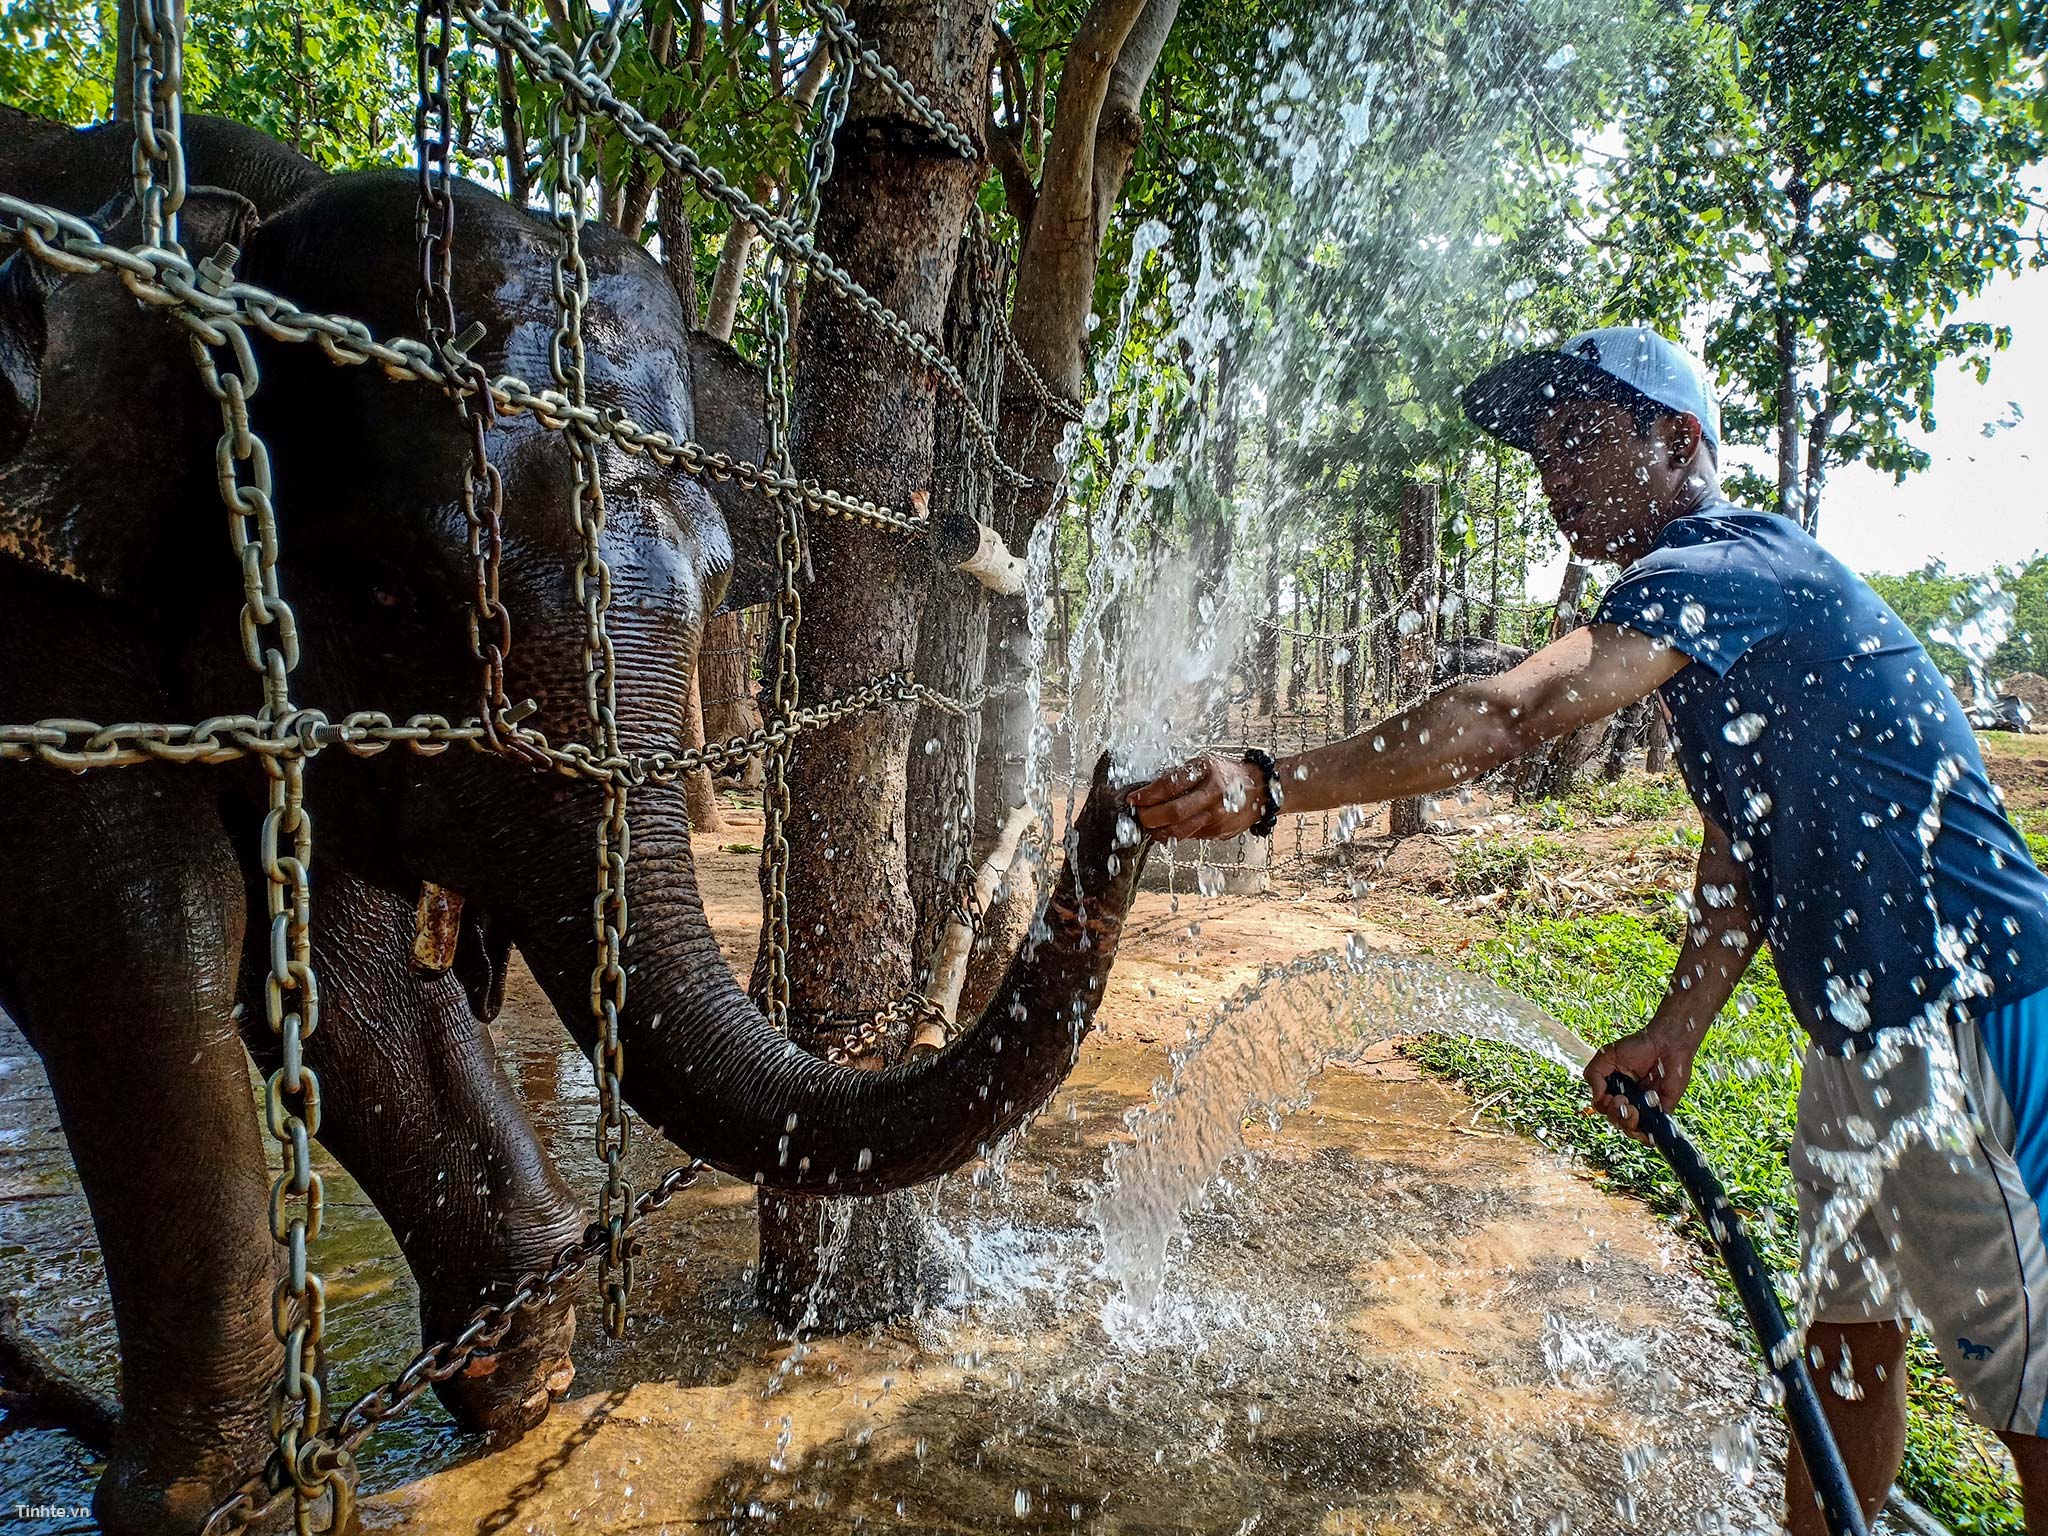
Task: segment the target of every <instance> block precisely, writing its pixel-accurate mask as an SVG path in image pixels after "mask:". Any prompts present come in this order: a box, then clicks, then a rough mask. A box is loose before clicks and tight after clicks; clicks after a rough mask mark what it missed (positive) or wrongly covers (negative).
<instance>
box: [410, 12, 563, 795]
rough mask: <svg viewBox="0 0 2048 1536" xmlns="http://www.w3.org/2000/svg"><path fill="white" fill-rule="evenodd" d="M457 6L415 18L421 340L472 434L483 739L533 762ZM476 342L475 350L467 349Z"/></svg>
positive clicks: (467, 483)
mask: <svg viewBox="0 0 2048 1536" xmlns="http://www.w3.org/2000/svg"><path fill="white" fill-rule="evenodd" d="M454 26H455V18H454V7H453V5H452V4H451V3H450V0H420V4H419V5H418V6H417V7H416V8H415V9H414V11H413V64H414V75H415V81H416V84H417V87H418V94H417V105H416V106H415V108H414V110H413V144H414V150H415V154H416V157H417V166H418V176H419V212H418V230H419V243H420V285H419V320H420V334H421V336H423V337H424V338H425V340H426V345H427V347H428V349H429V350H430V351H431V352H432V354H433V355H434V356H435V357H436V358H438V359H439V360H440V363H441V366H442V368H443V370H444V371H445V373H446V375H447V377H448V379H449V381H450V383H449V386H448V392H449V393H450V394H452V395H453V396H454V397H455V402H456V408H457V409H458V410H459V411H460V412H461V413H462V421H463V425H464V426H465V427H466V428H467V429H468V433H469V458H468V459H467V461H466V462H465V463H464V464H463V468H462V481H461V504H462V520H463V526H464V528H465V530H466V532H467V537H468V545H469V564H470V571H471V587H472V591H471V598H470V607H469V653H470V655H471V656H472V657H473V658H474V659H475V661H476V665H477V718H478V720H479V721H480V722H481V724H482V727H483V733H484V742H485V744H486V745H487V746H489V747H490V748H491V749H492V750H493V751H502V752H507V753H509V754H511V755H514V756H518V757H521V758H524V759H526V760H527V761H529V762H532V761H537V760H540V754H539V753H538V752H537V751H536V749H535V747H534V744H533V741H532V739H531V736H530V735H529V733H527V732H525V731H524V730H522V729H521V727H520V726H519V724H518V723H517V722H516V721H515V720H513V719H512V718H511V712H512V701H511V700H510V699H509V698H507V697H506V695H505V662H506V660H507V658H508V657H510V656H511V654H512V615H511V612H510V610H508V609H507V608H506V606H505V604H504V602H503V600H502V598H501V597H500V594H499V581H498V572H499V567H500V565H501V563H502V560H503V556H504V550H505V533H504V513H505V482H504V478H503V477H502V476H501V475H500V474H499V473H498V468H497V466H496V465H495V464H493V463H492V462H491V456H490V448H489V439H490V431H491V426H492V423H493V420H494V418H495V417H496V415H497V408H496V405H495V403H494V402H493V399H492V395H491V389H490V376H489V375H488V374H487V373H485V371H484V368H483V365H482V364H481V363H478V362H477V361H475V360H474V359H473V358H471V357H470V356H469V354H468V347H469V346H474V345H475V343H476V341H477V340H478V339H480V338H479V337H476V336H471V335H467V334H465V335H462V336H458V335H457V333H456V329H455V323H456V322H455V290H454V282H455V189H454V185H453V177H454V167H453V165H452V164H451V161H452V160H453V158H454V154H455V142H454V124H453V117H454V114H453V109H452V108H451V107H450V105H449V101H448V63H449V58H450V55H451V53H452V50H453V44H454ZM465 343H467V346H466V345H465Z"/></svg>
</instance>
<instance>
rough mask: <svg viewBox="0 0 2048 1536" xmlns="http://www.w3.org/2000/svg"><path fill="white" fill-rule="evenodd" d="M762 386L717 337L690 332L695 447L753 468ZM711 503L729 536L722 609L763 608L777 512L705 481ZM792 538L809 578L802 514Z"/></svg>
mask: <svg viewBox="0 0 2048 1536" xmlns="http://www.w3.org/2000/svg"><path fill="white" fill-rule="evenodd" d="M767 397H768V388H767V381H766V378H765V377H764V375H763V374H762V372H761V370H760V369H759V368H757V367H755V366H754V365H753V364H752V363H750V362H748V361H747V360H746V359H745V358H744V357H741V356H740V354H739V353H738V352H736V351H734V350H733V348H732V347H730V346H729V345H727V344H726V343H725V342H722V341H720V340H719V339H718V338H717V337H715V336H711V335H708V334H706V333H705V332H703V331H692V332H690V403H691V406H692V408H693V410H694V411H695V413H696V420H697V441H698V442H700V443H702V444H703V445H704V446H705V447H706V448H709V449H711V450H713V451H714V452H717V453H729V454H731V455H732V456H733V457H734V458H736V459H745V460H747V461H748V462H749V463H752V464H759V463H760V462H761V454H762V452H763V450H764V448H765V446H766V445H765V444H764V442H763V441H762V433H761V418H762V415H763V414H764V412H765V411H766V410H767ZM706 484H707V486H708V487H709V489H710V491H711V499H712V500H713V501H714V502H716V503H717V504H718V510H719V512H720V513H721V514H723V516H724V518H725V526H726V531H727V532H728V533H730V534H731V535H732V549H733V571H732V583H731V585H730V586H728V587H727V589H726V594H725V606H726V608H727V609H728V610H732V611H737V610H738V609H741V608H749V607H752V606H753V605H754V604H755V603H765V602H767V601H768V599H769V598H771V597H773V596H774V595H775V589H776V587H777V586H778V585H780V578H779V576H778V574H777V570H776V563H775V507H774V504H773V503H772V502H770V501H769V500H768V498H767V497H765V496H763V495H762V494H761V493H760V492H759V491H750V490H748V489H746V488H745V487H744V486H740V485H735V484H733V483H732V482H731V481H718V480H709V479H707V481H706ZM797 536H798V540H799V542H800V544H801V545H802V547H803V549H804V574H805V576H806V577H807V578H808V576H809V574H810V552H809V550H810V544H809V540H808V539H807V538H805V536H804V529H803V524H802V522H801V513H799V522H798V525H797Z"/></svg>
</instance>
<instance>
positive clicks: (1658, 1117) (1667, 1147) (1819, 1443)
mask: <svg viewBox="0 0 2048 1536" xmlns="http://www.w3.org/2000/svg"><path fill="white" fill-rule="evenodd" d="M1607 1091H1608V1092H1609V1093H1612V1094H1618V1095H1620V1096H1621V1097H1622V1098H1624V1099H1626V1100H1628V1102H1629V1104H1630V1105H1631V1106H1632V1107H1633V1108H1634V1109H1635V1112H1636V1124H1637V1125H1639V1126H1640V1127H1641V1128H1642V1130H1643V1131H1644V1133H1645V1134H1647V1135H1648V1136H1649V1138H1650V1140H1652V1141H1654V1142H1655V1143H1656V1144H1657V1150H1658V1151H1659V1152H1661V1153H1663V1154H1664V1161H1665V1162H1667V1163H1669V1164H1670V1165H1671V1171H1672V1172H1673V1173H1675V1174H1676V1175H1678V1182H1679V1183H1680V1184H1683V1185H1684V1186H1685V1192H1686V1194H1687V1196H1688V1197H1690V1198H1691V1200H1692V1203H1693V1208H1694V1209H1695V1210H1697V1211H1698V1212H1699V1213H1700V1217H1701V1219H1702V1220H1704V1221H1705V1222H1706V1224H1707V1234H1708V1236H1710V1237H1712V1238H1713V1240H1714V1246H1715V1247H1716V1248H1717V1249H1719V1250H1720V1252H1721V1262H1722V1263H1724V1264H1726V1265H1727V1266H1728V1277H1729V1278H1730V1279H1731V1280H1733V1281H1734V1282H1735V1294H1736V1295H1738V1296H1740V1297H1741V1298H1742V1310H1743V1311H1744V1312H1745V1313H1747V1314H1748V1315H1749V1326H1750V1328H1751V1329H1752V1330H1753V1331H1754V1332H1755V1334H1756V1339H1757V1343H1758V1344H1759V1345H1761V1346H1762V1347H1763V1353H1764V1365H1765V1366H1766V1368H1767V1369H1769V1371H1770V1373H1771V1374H1772V1375H1773V1376H1775V1377H1777V1378H1778V1385H1779V1386H1781V1387H1783V1388H1784V1390H1785V1416H1786V1417H1787V1418H1788V1419H1790V1420H1791V1421H1792V1438H1793V1439H1795V1440H1797V1441H1798V1442H1799V1453H1800V1455H1801V1456H1803V1457H1804V1458H1805V1460H1806V1472H1807V1476H1808V1477H1809V1478H1811V1479H1812V1481H1813V1490H1814V1493H1815V1495H1816V1496H1817V1497H1818V1498H1819V1500H1820V1507H1821V1515H1822V1518H1823V1519H1825V1520H1826V1521H1827V1526H1828V1536H1868V1533H1867V1532H1866V1530H1865V1528H1864V1524H1863V1506H1862V1504H1861V1502H1860V1501H1859V1500H1858V1499H1857V1497H1856V1489H1855V1487H1854V1486H1853V1485H1852V1484H1851V1483H1850V1481H1849V1469H1848V1468H1847V1467H1845V1466H1843V1465H1842V1453H1841V1451H1839V1450H1838V1449H1836V1446H1835V1437H1834V1434H1833V1433H1832V1432H1831V1431H1830V1430H1829V1429H1828V1421H1827V1417H1826V1416H1825V1415H1824V1414H1823V1413H1822V1412H1821V1407H1820V1396H1819V1394H1818V1393H1816V1392H1815V1391H1814V1389H1813V1378H1812V1377H1811V1376H1809V1375H1808V1374H1807V1373H1806V1361H1805V1359H1804V1357H1803V1356H1802V1355H1801V1353H1800V1350H1799V1343H1798V1340H1796V1339H1795V1338H1793V1336H1792V1328H1791V1325H1790V1324H1789V1323H1787V1322H1786V1321H1785V1310H1784V1308H1782V1307H1780V1306H1779V1305H1778V1292H1777V1289H1776V1287H1775V1286H1773V1285H1772V1283H1771V1272H1770V1271H1769V1270H1768V1269H1766V1268H1765V1267H1764V1261H1763V1260H1762V1259H1761V1258H1759V1257H1758V1256H1757V1251H1756V1245H1755V1244H1754V1243H1752V1242H1751V1241H1750V1240H1749V1231H1748V1229H1747V1228H1746V1227H1744V1226H1743V1224H1742V1218H1741V1217H1740V1216H1738V1215H1737V1214H1736V1213H1735V1207H1734V1206H1732V1205H1730V1204H1729V1203H1728V1191H1727V1190H1726V1189H1724V1188H1722V1186H1721V1181H1720V1180H1719V1179H1718V1178H1716V1177H1715V1176H1714V1170H1713V1169H1711V1168H1709V1167H1708V1166H1707V1160H1706V1159H1705V1158H1703V1157H1701V1156H1700V1153H1699V1148H1697V1147H1695V1146H1694V1145H1693V1144H1692V1142H1691V1140H1690V1139H1689V1138H1688V1137H1687V1136H1686V1134H1685V1132H1683V1131H1681V1130H1680V1129H1679V1128H1678V1123H1677V1122H1676V1121H1674V1120H1673V1119H1672V1118H1671V1117H1670V1116H1669V1115H1667V1114H1666V1113H1665V1112H1664V1111H1663V1110H1662V1109H1660V1108H1658V1107H1657V1105H1656V1104H1655V1103H1653V1102H1652V1101H1651V1099H1650V1096H1649V1095H1648V1094H1646V1093H1644V1092H1643V1089H1642V1085H1641V1084H1640V1083H1638V1082H1637V1081H1636V1080H1635V1079H1634V1078H1632V1077H1630V1076H1629V1075H1628V1074H1627V1073H1625V1072H1614V1073H1610V1074H1609V1075H1608V1078H1607Z"/></svg>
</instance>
